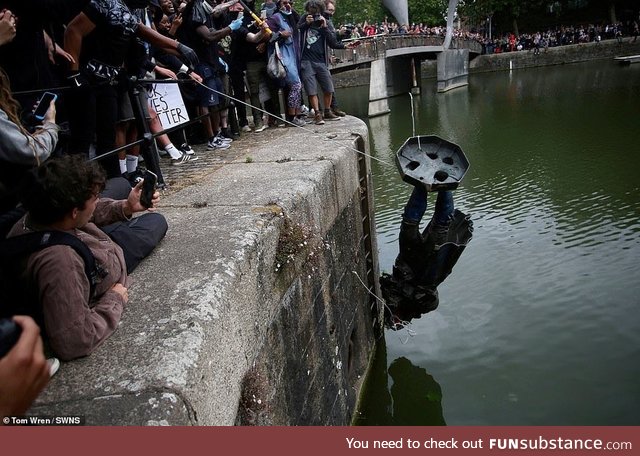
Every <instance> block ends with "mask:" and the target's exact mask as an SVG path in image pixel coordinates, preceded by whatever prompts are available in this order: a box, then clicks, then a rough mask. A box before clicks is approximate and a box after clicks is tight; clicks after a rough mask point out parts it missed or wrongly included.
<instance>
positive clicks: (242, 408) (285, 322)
mask: <svg viewBox="0 0 640 456" xmlns="http://www.w3.org/2000/svg"><path fill="white" fill-rule="evenodd" d="M279 132H281V133H279ZM329 135H330V137H329ZM267 137H268V139H265V138H266V137H265V136H262V137H261V138H262V139H263V141H259V140H258V138H256V139H254V141H252V142H251V146H250V149H249V150H248V151H247V155H249V156H250V157H251V159H250V160H248V159H245V158H238V159H237V160H235V161H233V162H232V163H228V164H225V165H224V166H222V167H220V168H219V169H217V170H216V171H215V172H213V173H209V174H207V175H205V176H204V177H203V178H202V179H201V180H200V181H199V182H196V183H195V184H194V185H190V186H187V187H185V188H183V189H181V190H180V191H177V192H175V193H173V194H170V195H169V196H168V197H166V198H165V199H164V200H163V201H162V205H161V209H160V210H161V212H162V213H164V214H165V215H166V216H167V218H168V220H169V226H170V230H169V233H168V234H167V237H166V238H165V240H164V241H163V242H162V244H161V245H160V246H159V248H158V249H157V250H156V251H155V252H154V253H153V254H152V255H151V256H150V257H149V258H148V259H147V260H145V262H144V263H143V264H142V265H141V266H140V267H139V269H137V270H136V271H135V272H134V274H133V275H132V279H133V282H134V284H133V286H132V287H131V288H130V290H129V291H130V293H129V296H130V302H129V304H128V305H127V307H126V309H125V312H124V315H123V318H122V321H121V324H120V326H119V328H118V330H117V331H116V332H115V333H114V334H113V335H112V336H111V337H110V338H109V339H108V340H107V341H106V342H105V343H104V344H103V345H102V346H101V347H99V348H98V349H97V350H96V352H94V353H93V354H92V355H91V356H89V357H87V358H84V359H80V360H76V361H73V362H70V363H63V365H62V367H61V369H60V371H59V373H58V374H56V376H55V377H54V378H53V379H52V382H51V384H50V385H49V387H48V388H47V389H46V390H45V392H44V393H43V395H42V396H41V397H40V398H39V400H38V402H37V404H36V405H35V406H34V407H33V409H32V410H31V411H30V413H34V414H39V415H60V414H72V415H82V416H85V417H86V421H87V423H88V424H93V425H149V424H168V425H233V424H273V425H309V424H335V425H340V424H347V423H349V421H350V418H351V414H352V412H353V410H354V406H355V400H356V398H357V392H358V390H359V388H360V379H361V377H362V376H363V374H364V373H365V370H366V368H367V365H368V361H369V356H370V353H371V350H372V349H373V345H374V332H375V328H376V323H375V317H376V316H378V315H379V313H378V309H377V307H376V306H375V305H374V306H373V308H372V307H371V306H372V304H373V303H374V301H372V298H371V296H370V295H369V294H368V292H367V290H366V288H365V286H363V285H362V284H361V283H360V282H359V278H362V280H363V281H364V282H365V283H367V272H368V270H369V271H375V272H376V274H375V275H373V277H375V276H377V270H378V266H377V263H376V258H375V254H374V255H373V256H371V255H369V256H367V254H368V252H367V249H365V247H364V246H365V244H366V243H367V242H365V236H364V230H365V228H366V226H365V225H364V224H363V222H362V220H363V218H365V220H367V223H371V224H373V219H372V214H365V213H363V209H362V208H363V207H364V208H366V207H367V205H366V203H367V201H366V198H365V200H363V199H362V197H363V196H365V197H367V196H369V197H370V196H371V195H370V191H371V190H370V188H371V187H370V186H369V187H368V188H367V184H368V183H369V180H370V175H368V173H367V172H365V175H364V176H362V177H363V179H362V180H361V179H360V178H359V174H360V173H359V168H360V167H362V166H364V165H365V164H366V163H367V161H366V160H365V161H364V162H363V161H362V160H359V157H361V156H360V155H358V154H357V153H356V152H355V151H354V150H353V149H352V148H353V147H354V146H355V145H356V144H357V145H358V147H359V148H360V149H362V150H364V151H368V140H367V138H368V134H367V129H366V126H365V125H364V123H363V122H362V121H360V120H358V119H355V118H352V117H348V118H346V119H345V120H342V121H340V122H335V123H331V124H328V125H326V126H324V127H321V128H318V130H317V131H316V132H312V133H310V132H305V131H303V130H301V129H286V130H284V129H278V131H274V132H272V133H269V136H267ZM234 147H236V146H234ZM237 147H242V146H237ZM209 153H212V152H209ZM367 211H368V210H367ZM365 215H367V216H369V218H367V217H364V216H365ZM372 242H373V244H371V239H369V240H368V243H369V244H370V245H371V246H372V251H373V252H375V251H376V246H375V238H373V240H372ZM371 276H372V275H371V274H369V277H371ZM374 291H377V290H374Z"/></svg>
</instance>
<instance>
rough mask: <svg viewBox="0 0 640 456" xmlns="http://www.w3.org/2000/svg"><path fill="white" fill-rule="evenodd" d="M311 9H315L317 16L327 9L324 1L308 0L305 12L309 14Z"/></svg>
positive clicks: (305, 4)
mask: <svg viewBox="0 0 640 456" xmlns="http://www.w3.org/2000/svg"><path fill="white" fill-rule="evenodd" d="M311 8H315V9H316V12H317V14H323V13H324V10H325V9H326V8H325V3H324V0H307V1H306V2H305V3H304V10H305V11H307V12H308V11H309V9H311Z"/></svg>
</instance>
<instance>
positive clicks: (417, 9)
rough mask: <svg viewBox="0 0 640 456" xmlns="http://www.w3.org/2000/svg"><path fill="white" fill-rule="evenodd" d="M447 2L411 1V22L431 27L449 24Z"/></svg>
mask: <svg viewBox="0 0 640 456" xmlns="http://www.w3.org/2000/svg"><path fill="white" fill-rule="evenodd" d="M448 4H449V2H448V1H447V0H409V21H410V22H415V23H423V24H427V25H428V26H430V27H433V26H435V25H444V24H446V22H447V7H448Z"/></svg>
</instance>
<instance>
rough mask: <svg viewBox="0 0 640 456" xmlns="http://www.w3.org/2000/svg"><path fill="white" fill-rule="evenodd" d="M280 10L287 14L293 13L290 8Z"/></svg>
mask: <svg viewBox="0 0 640 456" xmlns="http://www.w3.org/2000/svg"><path fill="white" fill-rule="evenodd" d="M280 12H281V13H282V14H286V15H287V16H288V15H290V14H291V10H288V9H286V8H280Z"/></svg>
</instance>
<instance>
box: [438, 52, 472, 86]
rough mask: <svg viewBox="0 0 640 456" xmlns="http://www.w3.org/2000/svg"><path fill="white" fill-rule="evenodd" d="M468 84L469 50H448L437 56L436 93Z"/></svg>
mask: <svg viewBox="0 0 640 456" xmlns="http://www.w3.org/2000/svg"><path fill="white" fill-rule="evenodd" d="M468 84H469V50H468V49H449V50H445V51H442V52H441V53H440V54H438V92H446V91H447V90H451V89H455V88H456V87H462V86H466V85H468Z"/></svg>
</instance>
